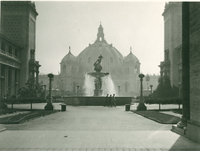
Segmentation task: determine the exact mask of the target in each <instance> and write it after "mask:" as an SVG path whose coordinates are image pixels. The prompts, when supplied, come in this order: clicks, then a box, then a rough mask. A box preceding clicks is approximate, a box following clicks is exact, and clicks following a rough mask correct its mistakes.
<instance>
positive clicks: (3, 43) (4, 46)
mask: <svg viewBox="0 0 200 151" xmlns="http://www.w3.org/2000/svg"><path fill="white" fill-rule="evenodd" d="M1 50H3V51H5V50H6V45H5V42H3V41H2V42H1Z"/></svg>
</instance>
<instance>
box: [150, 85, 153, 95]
mask: <svg viewBox="0 0 200 151" xmlns="http://www.w3.org/2000/svg"><path fill="white" fill-rule="evenodd" d="M150 88H151V94H152V88H153V85H150Z"/></svg>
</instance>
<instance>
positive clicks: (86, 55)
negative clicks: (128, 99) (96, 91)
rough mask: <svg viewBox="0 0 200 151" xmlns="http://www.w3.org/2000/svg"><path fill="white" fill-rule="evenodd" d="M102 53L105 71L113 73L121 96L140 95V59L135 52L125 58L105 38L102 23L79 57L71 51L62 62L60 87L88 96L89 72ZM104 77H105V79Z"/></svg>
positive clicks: (117, 91)
mask: <svg viewBox="0 0 200 151" xmlns="http://www.w3.org/2000/svg"><path fill="white" fill-rule="evenodd" d="M100 55H102V56H103V59H102V61H101V66H102V72H108V73H110V76H111V78H112V81H113V83H114V89H115V93H116V95H118V96H135V95H138V94H139V78H138V75H139V73H140V62H139V60H138V58H137V57H136V56H135V55H134V54H133V53H132V51H131V50H130V53H129V54H128V55H127V56H126V57H124V56H123V55H122V54H121V53H120V52H119V51H118V50H117V49H116V48H115V47H113V46H112V44H108V43H107V41H106V40H105V38H104V32H103V27H102V25H101V24H100V26H99V28H98V33H97V39H96V41H95V42H94V43H93V44H89V46H88V47H86V48H85V49H84V50H83V51H82V52H81V53H80V54H79V55H78V56H77V57H76V56H74V55H73V54H72V53H71V50H70V48H69V52H68V54H67V55H66V56H65V57H64V58H63V59H62V61H61V63H60V75H59V78H60V82H59V83H60V84H59V86H60V90H63V91H64V92H68V94H70V95H77V94H79V95H84V92H85V90H84V81H85V74H86V73H88V72H94V66H93V64H94V62H95V61H96V60H97V59H98V57H99V56H100ZM102 80H103V78H102Z"/></svg>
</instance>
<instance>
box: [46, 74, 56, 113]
mask: <svg viewBox="0 0 200 151" xmlns="http://www.w3.org/2000/svg"><path fill="white" fill-rule="evenodd" d="M47 76H48V77H49V97H48V102H47V105H46V106H45V107H44V109H45V110H53V104H52V96H51V91H52V90H51V83H52V80H53V77H54V75H53V74H52V73H50V74H48V75H47Z"/></svg>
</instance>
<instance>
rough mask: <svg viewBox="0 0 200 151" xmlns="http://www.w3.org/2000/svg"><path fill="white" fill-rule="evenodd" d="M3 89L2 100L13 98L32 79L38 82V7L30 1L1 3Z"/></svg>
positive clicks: (1, 70) (0, 56)
mask: <svg viewBox="0 0 200 151" xmlns="http://www.w3.org/2000/svg"><path fill="white" fill-rule="evenodd" d="M0 3H1V23H0V24H1V27H0V76H1V81H0V86H1V93H0V95H1V97H3V96H5V95H7V96H11V95H13V94H16V93H17V90H18V89H19V88H20V87H22V86H24V84H25V83H26V81H27V80H28V78H29V77H36V82H38V73H39V67H40V65H39V62H38V61H36V60H35V38H36V35H35V32H36V27H35V26H36V17H37V15H38V13H37V11H36V9H35V4H34V3H33V2H30V1H1V2H0Z"/></svg>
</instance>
